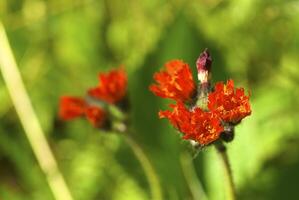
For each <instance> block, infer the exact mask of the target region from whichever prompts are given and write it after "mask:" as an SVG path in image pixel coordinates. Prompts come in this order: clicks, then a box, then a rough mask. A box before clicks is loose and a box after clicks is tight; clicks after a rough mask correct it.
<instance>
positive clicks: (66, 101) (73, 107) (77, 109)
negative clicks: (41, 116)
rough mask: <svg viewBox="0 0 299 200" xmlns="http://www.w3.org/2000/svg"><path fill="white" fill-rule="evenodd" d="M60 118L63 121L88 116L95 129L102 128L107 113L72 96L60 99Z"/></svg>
mask: <svg viewBox="0 0 299 200" xmlns="http://www.w3.org/2000/svg"><path fill="white" fill-rule="evenodd" d="M59 116H60V118H61V119H63V120H72V119H75V118H77V117H82V116H86V118H87V119H88V121H90V122H91V124H92V125H93V126H94V127H101V126H102V125H103V123H104V121H105V118H106V114H105V111H104V110H103V109H102V108H100V107H98V106H97V107H96V106H91V105H89V104H88V103H87V102H86V101H85V100H84V99H83V98H81V97H70V96H63V97H61V98H60V108H59Z"/></svg>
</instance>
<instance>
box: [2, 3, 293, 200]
mask: <svg viewBox="0 0 299 200" xmlns="http://www.w3.org/2000/svg"><path fill="white" fill-rule="evenodd" d="M0 19H1V21H2V22H3V24H4V25H5V28H6V31H7V34H8V37H9V40H10V44H11V46H12V50H13V52H14V55H15V57H16V61H17V63H18V66H19V69H20V71H21V74H22V76H23V79H24V81H25V85H26V88H27V90H28V92H29V96H30V98H31V100H32V102H33V105H34V109H35V110H36V112H37V115H38V117H39V120H40V122H41V125H42V128H43V130H44V131H45V133H46V134H47V138H48V141H49V144H50V146H51V148H52V150H53V152H54V154H55V157H56V158H57V160H58V164H59V167H60V169H61V171H62V173H63V175H64V177H65V179H66V181H67V184H68V185H69V187H70V190H71V192H72V194H73V196H74V198H75V199H76V200H94V199H95V200H98V199H99V200H110V199H112V200H135V199H136V200H141V199H150V191H149V186H148V182H147V180H146V178H145V177H144V172H143V171H142V168H141V166H140V164H139V162H138V161H137V160H136V158H135V156H134V154H133V153H132V150H131V149H130V147H129V146H128V145H127V144H126V143H125V142H124V141H123V138H122V137H118V136H117V135H113V134H105V133H103V132H101V131H99V130H95V129H93V128H92V127H91V126H90V125H89V124H88V123H87V122H86V121H85V120H75V121H73V122H62V121H60V120H59V119H58V117H57V110H58V100H59V97H60V96H61V95H66V94H68V95H83V94H84V93H85V90H86V88H89V87H91V86H94V85H96V84H97V82H98V80H97V76H96V74H97V73H98V72H99V71H103V70H107V69H109V68H113V67H117V66H119V65H120V64H124V65H125V66H126V71H127V72H128V74H129V86H128V90H129V98H130V101H131V108H132V110H131V111H132V112H131V114H132V121H133V124H134V127H135V129H136V133H135V134H133V137H134V138H135V139H136V140H137V141H138V142H139V144H140V145H141V146H142V147H143V148H144V150H145V152H146V154H147V155H148V156H149V158H150V160H151V161H152V162H153V164H154V166H155V168H156V171H157V173H158V175H159V177H160V182H161V185H162V188H163V193H164V199H170V200H179V199H184V200H185V199H187V200H188V199H190V200H191V199H201V198H200V197H202V194H201V193H200V192H198V195H196V194H197V193H196V194H194V192H193V193H192V190H191V189H190V188H192V187H197V186H198V181H199V182H200V184H202V187H203V188H204V190H205V191H206V194H207V196H208V198H209V199H211V200H221V199H225V197H226V195H225V187H224V182H223V181H224V180H223V171H222V168H221V163H220V161H219V160H218V157H217V154H216V152H215V150H214V148H212V147H211V148H206V149H204V150H203V151H202V152H200V153H199V154H198V156H197V157H196V158H195V159H193V160H192V159H191V158H189V156H188V155H190V156H192V155H191V154H190V152H189V151H188V150H187V149H188V148H187V147H186V144H185V143H183V142H182V141H181V140H180V138H179V136H178V135H177V134H176V131H175V130H174V129H173V128H172V127H171V126H170V125H169V123H168V122H166V120H159V119H158V117H157V112H158V110H159V109H166V108H167V104H168V103H169V102H170V101H167V100H164V99H160V98H158V97H155V96H154V95H153V94H152V93H150V92H149V90H148V86H149V84H150V83H152V82H153V80H152V74H153V73H154V72H155V71H157V70H158V69H159V68H160V67H161V66H163V64H164V63H165V62H167V61H169V60H170V59H176V58H178V59H183V60H185V61H186V62H188V63H189V64H190V66H192V67H193V70H194V72H195V61H196V59H197V57H198V55H199V53H200V52H201V51H202V50H203V49H204V48H205V47H208V48H209V49H210V52H211V54H212V57H213V60H214V63H213V70H212V71H213V80H214V81H219V80H227V79H228V78H232V79H234V80H235V82H236V84H237V86H245V88H246V89H248V90H250V91H251V103H252V115H251V116H250V117H248V118H246V119H244V120H243V122H242V124H241V125H239V126H238V127H237V129H236V137H235V140H234V141H233V143H231V144H229V145H228V148H229V157H230V161H231V164H232V170H233V173H234V179H235V182H236V187H237V191H238V195H239V199H246V200H247V199H248V200H251V199H271V200H272V199H274V200H275V199H298V198H299V190H298V187H299V181H298V180H299V133H298V130H299V123H298V122H297V120H298V111H299V109H298V108H299V100H298V96H299V95H298V94H299V88H298V86H299V56H298V53H299V2H298V1H295V0H264V1H259V0H230V1H229V0H197V1H195V0H194V1H191V0H189V1H188V0H168V1H166V0H125V1H121V0H98V1H96V0H0ZM0 45H1V43H0ZM0 118H1V119H0V199H3V200H15V199H16V200H19V199H22V200H23V199H30V200H31V199H32V200H51V199H53V198H54V197H53V196H52V193H51V191H50V189H49V186H48V184H47V182H46V179H45V175H44V174H43V172H42V171H41V169H40V167H39V165H38V163H37V161H36V159H35V156H34V155H33V152H32V150H31V147H30V144H29V143H28V141H27V138H26V136H25V134H24V131H23V129H22V126H21V124H20V121H19V119H18V116H17V114H16V112H15V109H14V106H13V104H12V102H11V100H10V97H9V95H8V92H7V88H6V85H5V83H4V81H3V78H2V76H1V78H0ZM190 161H192V162H193V163H194V167H195V170H196V174H197V176H195V175H193V174H192V170H193V169H192V167H193V166H192V165H189V164H190V163H189V162H190ZM190 173H191V175H190ZM195 190H196V189H195ZM198 191H199V189H198Z"/></svg>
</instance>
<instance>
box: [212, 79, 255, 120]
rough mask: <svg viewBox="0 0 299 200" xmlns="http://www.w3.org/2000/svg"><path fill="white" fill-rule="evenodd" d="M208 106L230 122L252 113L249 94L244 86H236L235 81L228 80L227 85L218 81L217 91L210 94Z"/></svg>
mask: <svg viewBox="0 0 299 200" xmlns="http://www.w3.org/2000/svg"><path fill="white" fill-rule="evenodd" d="M208 99H209V101H208V108H209V109H210V110H211V111H214V112H217V113H218V115H219V116H220V118H221V119H222V120H223V121H225V122H229V123H238V122H240V121H241V120H242V119H243V118H244V117H246V116H248V115H250V114H251V109H250V104H249V96H246V95H245V93H244V89H243V88H236V89H235V88H234V81H233V80H228V81H227V83H226V85H225V84H223V83H222V82H219V83H216V85H215V91H214V92H212V93H210V94H209V96H208Z"/></svg>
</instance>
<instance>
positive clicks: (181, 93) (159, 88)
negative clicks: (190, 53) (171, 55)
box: [150, 60, 196, 102]
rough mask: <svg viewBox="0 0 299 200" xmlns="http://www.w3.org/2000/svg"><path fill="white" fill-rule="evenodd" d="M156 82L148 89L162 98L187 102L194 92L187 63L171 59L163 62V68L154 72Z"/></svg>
mask: <svg viewBox="0 0 299 200" xmlns="http://www.w3.org/2000/svg"><path fill="white" fill-rule="evenodd" d="M154 79H155V80H156V82H157V84H153V85H151V86H150V90H151V91H152V92H153V93H154V94H155V95H157V96H159V97H162V98H170V99H174V100H176V101H183V102H188V101H190V100H191V98H192V97H193V96H194V94H195V91H196V90H195V83H194V81H193V77H192V72H191V69H190V67H189V65H188V64H186V63H184V62H182V61H180V60H173V61H170V62H168V63H166V64H165V70H163V71H160V72H158V73H155V74H154Z"/></svg>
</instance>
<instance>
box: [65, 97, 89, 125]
mask: <svg viewBox="0 0 299 200" xmlns="http://www.w3.org/2000/svg"><path fill="white" fill-rule="evenodd" d="M85 106H86V103H85V100H84V99H83V98H81V97H70V96H63V97H61V98H60V107H59V108H60V109H59V116H60V118H61V119H63V120H71V119H74V118H77V117H81V116H82V115H84V113H85Z"/></svg>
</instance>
